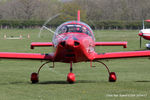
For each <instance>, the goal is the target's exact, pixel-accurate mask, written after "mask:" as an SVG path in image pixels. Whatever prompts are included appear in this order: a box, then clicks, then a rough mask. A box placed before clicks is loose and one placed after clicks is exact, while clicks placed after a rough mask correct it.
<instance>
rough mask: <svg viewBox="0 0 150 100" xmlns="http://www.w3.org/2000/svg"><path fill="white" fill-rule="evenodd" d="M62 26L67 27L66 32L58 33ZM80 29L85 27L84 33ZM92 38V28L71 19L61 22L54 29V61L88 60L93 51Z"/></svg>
mask: <svg viewBox="0 0 150 100" xmlns="http://www.w3.org/2000/svg"><path fill="white" fill-rule="evenodd" d="M64 27H65V28H67V29H66V32H60V34H58V33H59V31H61V30H63V28H64ZM82 29H85V33H84V32H83V30H82ZM64 30H65V29H64ZM57 34H58V35H57ZM55 39H56V40H55ZM94 40H95V38H94V36H93V32H92V30H91V29H90V28H89V27H88V26H87V25H85V24H84V23H82V22H79V21H71V22H67V23H64V24H62V25H61V27H59V28H58V29H57V30H56V35H55V36H54V38H53V42H56V43H54V44H56V45H55V46H54V47H55V50H56V52H55V54H54V56H55V57H54V58H55V59H54V61H60V62H68V63H70V62H74V63H75V62H81V61H89V59H91V58H90V57H92V55H93V54H94V53H95V51H94V46H95V44H94V43H95V41H94ZM90 55H91V56H90Z"/></svg>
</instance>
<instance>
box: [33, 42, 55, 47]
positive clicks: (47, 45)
mask: <svg viewBox="0 0 150 100" xmlns="http://www.w3.org/2000/svg"><path fill="white" fill-rule="evenodd" d="M50 46H53V43H52V42H32V43H31V49H34V47H50Z"/></svg>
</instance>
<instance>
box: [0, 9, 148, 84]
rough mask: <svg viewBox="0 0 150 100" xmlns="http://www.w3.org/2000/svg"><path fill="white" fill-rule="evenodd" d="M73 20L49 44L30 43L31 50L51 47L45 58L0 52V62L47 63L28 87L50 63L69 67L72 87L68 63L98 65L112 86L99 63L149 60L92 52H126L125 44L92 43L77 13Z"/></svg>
mask: <svg viewBox="0 0 150 100" xmlns="http://www.w3.org/2000/svg"><path fill="white" fill-rule="evenodd" d="M77 18H78V20H77V21H68V22H65V23H63V24H61V25H60V26H59V27H58V28H57V29H56V32H55V34H54V36H53V40H52V42H44V43H43V42H33V43H31V49H33V48H34V47H44V46H48V47H50V46H52V47H53V48H54V50H55V52H53V53H49V54H40V53H11V52H0V58H4V59H31V60H46V61H47V62H45V63H44V64H42V65H41V66H40V68H39V69H38V72H37V73H32V74H31V82H32V83H37V82H38V81H39V72H40V70H41V68H42V67H43V66H44V65H45V64H47V63H49V62H53V66H54V62H64V63H70V72H69V73H68V75H67V81H68V82H69V83H74V82H75V74H74V73H73V72H72V71H73V69H72V63H78V62H91V64H90V66H92V62H99V63H101V64H103V65H104V66H105V67H106V69H107V71H108V74H109V81H110V82H115V81H116V80H117V77H116V74H115V72H111V71H110V70H109V68H108V67H107V66H106V65H105V64H104V63H103V62H101V60H103V59H115V58H129V57H146V56H150V51H128V52H111V53H97V52H95V51H94V47H95V46H123V47H124V48H126V46H127V42H95V37H94V34H93V31H92V29H91V28H90V27H89V25H87V24H85V23H83V22H81V21H80V11H78V17H77Z"/></svg>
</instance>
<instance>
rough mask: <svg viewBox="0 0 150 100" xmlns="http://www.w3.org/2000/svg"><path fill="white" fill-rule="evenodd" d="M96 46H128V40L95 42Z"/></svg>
mask: <svg viewBox="0 0 150 100" xmlns="http://www.w3.org/2000/svg"><path fill="white" fill-rule="evenodd" d="M95 46H123V47H124V48H127V42H126V41H125V42H95Z"/></svg>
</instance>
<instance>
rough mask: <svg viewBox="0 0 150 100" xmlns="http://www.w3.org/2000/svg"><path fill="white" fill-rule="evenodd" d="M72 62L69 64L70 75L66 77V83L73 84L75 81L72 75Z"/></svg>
mask: <svg viewBox="0 0 150 100" xmlns="http://www.w3.org/2000/svg"><path fill="white" fill-rule="evenodd" d="M72 70H73V69H72V62H70V73H68V75H67V82H68V83H74V82H75V81H76V80H75V74H74V73H72Z"/></svg>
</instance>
